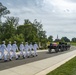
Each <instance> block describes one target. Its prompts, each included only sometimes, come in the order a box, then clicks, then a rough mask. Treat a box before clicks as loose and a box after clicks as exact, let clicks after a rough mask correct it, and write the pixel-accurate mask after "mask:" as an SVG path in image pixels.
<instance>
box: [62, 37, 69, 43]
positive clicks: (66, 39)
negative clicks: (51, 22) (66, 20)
mask: <svg viewBox="0 0 76 75" xmlns="http://www.w3.org/2000/svg"><path fill="white" fill-rule="evenodd" d="M61 41H63V42H70V40H69V39H68V38H67V37H62V38H61Z"/></svg>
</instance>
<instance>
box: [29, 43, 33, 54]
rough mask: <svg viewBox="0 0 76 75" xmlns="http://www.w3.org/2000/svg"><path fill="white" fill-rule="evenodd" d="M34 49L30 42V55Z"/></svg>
mask: <svg viewBox="0 0 76 75" xmlns="http://www.w3.org/2000/svg"><path fill="white" fill-rule="evenodd" d="M32 49H33V45H32V43H30V45H29V50H30V55H32Z"/></svg>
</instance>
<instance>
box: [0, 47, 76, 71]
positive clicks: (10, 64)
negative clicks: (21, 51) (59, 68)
mask: <svg viewBox="0 0 76 75" xmlns="http://www.w3.org/2000/svg"><path fill="white" fill-rule="evenodd" d="M75 49H76V48H75V47H71V49H70V50H68V51H64V52H58V53H54V52H52V53H51V54H50V53H48V51H47V50H46V51H42V52H38V56H37V57H30V58H26V59H22V58H19V60H15V59H13V61H8V62H3V60H0V71H1V70H5V69H9V68H12V67H16V66H20V65H23V64H27V63H31V62H34V61H38V60H42V59H46V58H50V57H53V56H57V55H60V54H63V53H66V52H69V51H73V50H75Z"/></svg>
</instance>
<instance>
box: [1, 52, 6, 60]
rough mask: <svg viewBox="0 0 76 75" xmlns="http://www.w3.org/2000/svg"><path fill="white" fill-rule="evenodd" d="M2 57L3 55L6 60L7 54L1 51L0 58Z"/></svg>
mask: <svg viewBox="0 0 76 75" xmlns="http://www.w3.org/2000/svg"><path fill="white" fill-rule="evenodd" d="M3 57H4V60H7V54H5V53H4V52H1V56H0V59H2V58H3Z"/></svg>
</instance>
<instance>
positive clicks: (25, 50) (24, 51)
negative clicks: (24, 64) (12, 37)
mask: <svg viewBox="0 0 76 75" xmlns="http://www.w3.org/2000/svg"><path fill="white" fill-rule="evenodd" d="M19 49H20V53H19V55H17V54H16V50H18V46H17V44H16V41H14V44H12V45H11V42H9V44H8V45H7V47H6V45H5V41H3V42H2V45H1V46H0V53H1V55H0V60H2V58H3V57H4V61H5V62H6V61H7V58H8V55H9V60H10V61H11V60H12V58H13V57H16V60H18V58H19V57H20V56H22V57H23V58H25V57H29V56H30V55H32V56H33V57H34V56H37V49H38V45H37V43H36V42H35V43H34V45H32V43H30V45H28V42H26V44H25V45H24V44H23V42H22V43H21V44H20V46H19ZM32 49H33V51H34V52H33V53H32ZM5 51H7V54H6V53H5Z"/></svg>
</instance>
